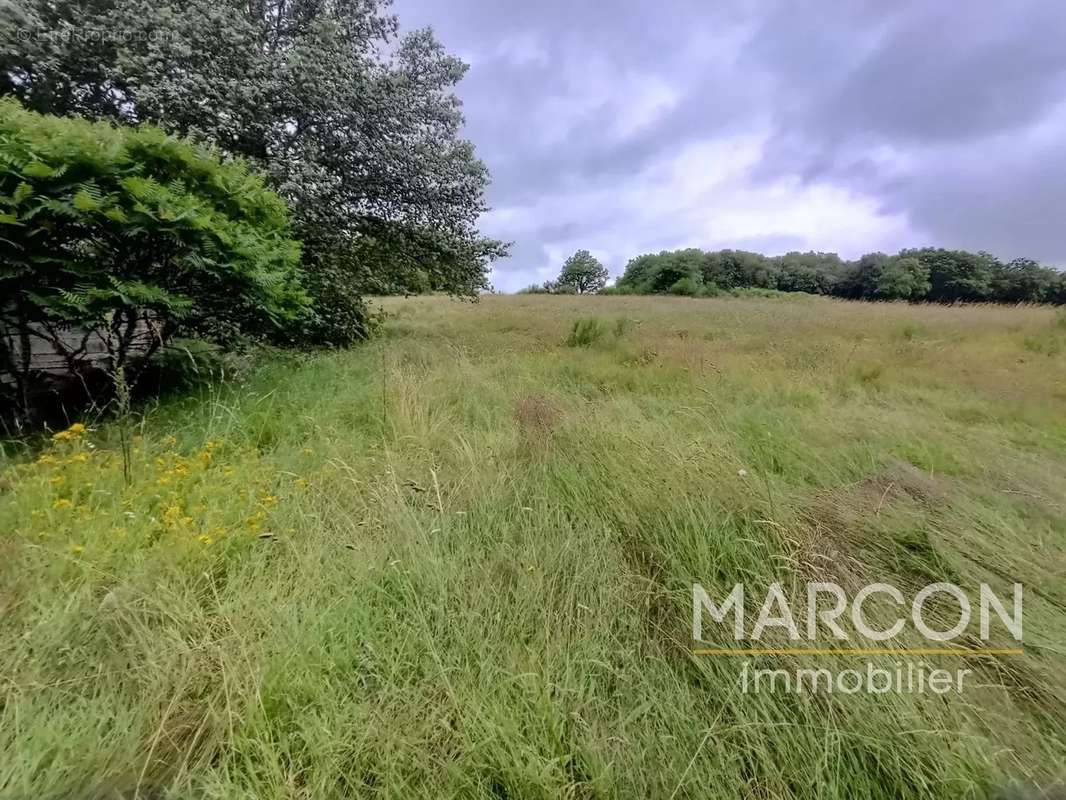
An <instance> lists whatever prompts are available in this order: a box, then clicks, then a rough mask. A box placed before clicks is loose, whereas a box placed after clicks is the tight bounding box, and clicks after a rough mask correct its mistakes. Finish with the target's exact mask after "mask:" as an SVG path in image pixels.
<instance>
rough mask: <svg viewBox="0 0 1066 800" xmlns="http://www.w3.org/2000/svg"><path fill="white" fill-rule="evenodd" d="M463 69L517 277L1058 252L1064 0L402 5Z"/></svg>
mask: <svg viewBox="0 0 1066 800" xmlns="http://www.w3.org/2000/svg"><path fill="white" fill-rule="evenodd" d="M394 9H395V11H396V13H397V14H398V15H399V16H400V20H401V23H402V24H403V26H404V27H405V28H413V27H421V26H425V25H430V26H432V27H433V28H434V29H435V30H436V31H437V34H438V36H439V38H440V39H441V40H442V41H443V42H444V44H445V45H446V46H447V48H448V49H449V50H450V51H451V52H453V53H456V54H458V55H459V56H461V57H462V58H463V59H464V60H465V61H467V62H468V63H469V64H470V71H469V73H468V74H467V77H466V79H465V80H464V81H463V83H462V84H461V86H460V90H459V94H460V96H461V97H462V99H463V101H464V104H465V112H466V117H467V135H468V136H469V138H470V139H472V140H473V141H474V143H475V144H476V145H477V148H478V152H479V154H480V155H481V157H482V158H483V159H484V160H485V161H486V163H487V164H488V165H489V168H490V169H491V171H492V174H493V179H494V182H493V186H492V189H491V191H490V193H489V201H490V203H491V204H492V206H493V211H492V212H491V213H489V214H487V215H486V216H485V218H484V219H483V226H482V227H483V230H484V232H485V233H487V234H490V235H493V236H497V237H500V238H503V239H507V240H511V241H514V242H515V245H514V249H513V255H512V257H511V258H510V259H508V260H506V261H503V262H500V263H498V264H497V266H496V270H495V272H494V274H493V282H494V284H495V285H496V287H497V288H498V289H500V290H504V291H513V290H515V289H519V288H521V287H523V286H526V285H528V284H530V283H533V282H538V283H539V282H542V281H544V280H547V279H549V278H553V277H555V276H556V275H557V274H558V271H559V268H560V266H561V264H562V262H563V260H564V259H565V258H566V257H567V256H568V255H570V254H571V253H572V252H573V251H574V250H576V249H578V248H587V249H589V250H591V251H592V252H593V253H594V254H595V255H596V256H598V257H599V258H600V259H601V260H602V261H603V262H604V263H605V264H606V265H607V266H608V268H609V269H610V271H611V274H612V275H613V276H617V275H619V274H620V273H621V271H622V269H623V267H624V266H625V263H626V261H627V260H628V259H629V258H631V257H632V256H635V255H637V254H639V253H644V252H649V251H658V250H661V249H672V248H677V247H689V246H697V247H703V248H710V249H717V248H722V247H735V248H744V249H751V250H758V251H761V252H764V253H769V254H775V253H782V252H786V251H788V250H811V249H813V250H833V251H836V252H839V253H840V254H841V255H843V256H845V257H856V256H858V255H861V254H862V253H864V252H867V251H871V250H885V251H895V250H898V249H899V248H900V247H904V246H918V245H925V244H935V245H943V246H953V247H963V248H966V249H970V250H978V249H985V250H990V251H992V252H994V253H996V254H997V255H999V256H1001V257H1004V258H1013V257H1016V256H1022V255H1025V256H1029V257H1033V258H1037V259H1039V260H1042V261H1044V262H1046V263H1052V264H1055V265H1058V266H1060V267H1062V266H1066V1H1064V0H1039V1H1034V0H1010V2H1005V1H1004V0H994V1H992V0H968V2H965V3H957V2H948V3H944V2H935V1H931V0H891V2H885V0H876V1H873V0H871V1H869V2H867V1H865V0H854V1H851V0H849V2H844V3H835V2H829V1H828V0H825V1H824V2H820V3H815V2H808V1H807V0H734V1H733V2H725V3H711V2H708V0H533V1H530V0H448V2H444V0H396V2H395V6H394Z"/></svg>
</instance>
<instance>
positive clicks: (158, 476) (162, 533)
mask: <svg viewBox="0 0 1066 800" xmlns="http://www.w3.org/2000/svg"><path fill="white" fill-rule="evenodd" d="M87 433H88V431H87V429H86V428H85V426H84V425H82V424H80V423H77V424H75V425H71V426H70V427H69V428H68V429H66V430H64V431H61V432H59V433H56V434H55V435H54V436H53V437H52V444H51V446H50V447H49V448H48V449H47V450H46V451H45V452H43V453H41V455H40V456H39V457H38V458H37V459H36V460H35V461H33V462H28V463H25V464H19V465H17V466H14V465H12V466H9V467H8V468H6V469H4V470H3V478H4V479H5V480H6V481H7V483H8V485H9V487H10V491H8V492H5V493H4V494H2V495H0V529H4V530H13V531H15V532H16V533H18V534H21V535H24V536H27V537H33V539H34V541H40V540H43V541H44V546H48V543H49V542H55V543H56V544H57V545H58V547H59V548H60V550H61V551H62V552H64V553H66V554H67V555H68V557H69V556H77V557H79V558H90V557H91V558H94V559H98V558H108V557H117V556H119V555H121V554H122V553H123V552H128V551H129V550H130V549H131V548H148V547H160V546H166V547H168V548H174V547H179V548H189V550H188V552H189V553H190V554H195V553H204V552H206V551H205V548H211V552H227V551H228V550H229V548H232V547H244V546H248V547H252V546H258V545H256V544H255V542H256V541H257V539H256V537H257V536H261V535H265V534H266V533H267V532H268V531H271V532H273V531H274V530H277V528H275V527H274V525H273V524H272V523H273V520H274V516H275V515H276V514H277V513H281V512H284V510H285V508H286V500H287V498H289V497H290V496H291V495H292V493H293V492H296V491H299V490H303V489H306V488H307V487H308V486H309V483H308V481H307V480H306V479H304V478H298V479H296V480H292V477H293V476H292V474H291V473H288V476H290V477H289V478H288V479H286V480H282V475H281V474H279V473H278V471H277V470H276V469H275V468H274V467H273V466H272V465H271V461H270V457H269V456H264V455H262V454H261V453H260V452H259V451H258V450H256V449H251V448H240V447H235V446H233V445H230V444H228V443H227V442H225V441H224V440H221V439H210V440H208V441H206V442H205V443H204V444H203V445H202V446H201V447H199V448H198V449H196V450H194V451H191V452H189V451H186V452H184V453H183V452H179V451H178V450H177V449H176V448H177V439H176V437H174V436H167V437H165V438H162V439H159V438H155V439H154V441H153V437H151V436H150V435H145V436H137V437H134V445H135V447H134V448H132V450H130V451H127V452H126V454H125V456H124V455H123V453H122V451H120V450H118V449H108V448H106V447H103V446H99V447H98V446H95V445H94V444H93V443H92V442H90V441H88V439H89V437H88V436H87ZM281 529H282V530H291V528H289V527H287V526H286V527H283V528H281ZM241 542H244V543H247V544H241ZM218 548H221V549H218ZM109 554H110V555H109Z"/></svg>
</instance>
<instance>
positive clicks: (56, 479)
mask: <svg viewBox="0 0 1066 800" xmlns="http://www.w3.org/2000/svg"><path fill="white" fill-rule="evenodd" d="M66 480H67V479H66V478H65V477H64V476H63V475H53V476H52V477H51V478H49V479H48V482H49V483H50V484H52V485H53V486H59V485H60V484H61V483H64V482H66Z"/></svg>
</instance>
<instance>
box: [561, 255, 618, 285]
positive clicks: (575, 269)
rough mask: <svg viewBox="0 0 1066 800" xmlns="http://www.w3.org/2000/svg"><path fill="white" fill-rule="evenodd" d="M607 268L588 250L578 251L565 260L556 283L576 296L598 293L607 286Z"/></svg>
mask: <svg viewBox="0 0 1066 800" xmlns="http://www.w3.org/2000/svg"><path fill="white" fill-rule="evenodd" d="M607 278H608V274H607V268H606V267H605V266H603V264H601V263H600V262H599V261H597V260H596V259H595V258H594V257H593V255H592V253H590V252H589V251H588V250H578V251H577V252H576V253H574V254H573V255H572V256H570V258H568V259H566V263H564V264H563V269H562V271H561V272H560V273H559V279H558V281H557V283H558V284H559V285H560V286H568V287H571V288H572V289H573V291H575V292H576V293H577V294H589V293H590V292H598V291H599V290H600V289H602V288H603V287H604V286H606V285H607Z"/></svg>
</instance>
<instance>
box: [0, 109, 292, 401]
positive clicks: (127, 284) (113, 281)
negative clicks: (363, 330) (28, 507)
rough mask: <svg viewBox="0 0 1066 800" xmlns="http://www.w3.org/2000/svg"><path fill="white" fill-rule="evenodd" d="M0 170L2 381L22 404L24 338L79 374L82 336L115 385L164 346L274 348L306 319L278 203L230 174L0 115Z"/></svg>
mask: <svg viewBox="0 0 1066 800" xmlns="http://www.w3.org/2000/svg"><path fill="white" fill-rule="evenodd" d="M0 168H2V169H0V263H2V264H3V268H2V271H0V329H2V331H3V332H4V334H5V335H4V336H3V337H0V371H3V372H6V373H8V374H10V375H13V376H15V378H16V380H17V382H18V383H19V384H20V396H21V397H22V398H23V399H24V400H25V398H26V397H28V392H27V388H28V382H29V381H30V380H31V378H32V374H31V373H32V369H31V368H32V364H31V363H30V362H31V359H30V354H31V348H32V346H33V345H32V341H31V339H32V340H40V339H44V340H46V343H47V346H48V347H49V348H51V349H53V350H54V351H55V352H56V353H57V354H58V355H59V356H61V357H62V359H63V360H64V361H65V362H66V366H67V369H68V370H69V371H70V372H71V373H77V372H79V371H80V370H83V369H85V368H86V367H87V366H88V363H89V359H88V357H87V355H86V341H87V338H88V335H89V334H90V333H91V335H93V336H95V337H97V338H98V339H99V341H100V342H102V343H103V344H102V346H103V349H104V356H105V357H104V359H103V367H104V368H105V369H106V370H107V371H108V372H109V373H110V374H112V375H117V374H119V372H120V371H124V370H126V368H127V367H130V368H131V370H132V368H133V367H134V366H135V363H134V362H135V359H134V357H135V356H136V363H138V364H140V363H144V362H146V361H147V359H148V357H149V356H151V354H152V353H153V352H155V351H156V350H157V349H158V348H159V347H161V346H162V345H164V344H165V343H166V342H167V341H169V340H170V339H172V338H173V337H175V336H179V335H180V336H198V337H201V338H204V339H207V340H211V341H213V342H216V343H219V344H223V345H226V344H230V343H232V342H234V341H235V340H238V339H241V338H245V337H249V336H255V337H270V338H275V339H280V340H285V339H287V338H293V337H296V336H298V335H299V332H300V330H301V328H302V326H304V324H305V323H306V321H307V320H308V319H309V305H308V300H307V297H306V295H305V293H304V291H303V289H302V287H301V283H300V276H299V273H298V268H297V265H298V262H299V257H300V246H299V244H298V243H297V242H296V241H294V240H293V239H292V238H291V236H290V235H289V226H288V219H287V209H286V207H285V203H284V202H283V201H282V200H281V198H279V197H278V196H277V195H276V194H274V193H273V192H271V191H269V190H268V189H267V188H266V187H265V186H264V184H263V182H262V180H261V179H260V178H259V177H257V176H256V175H254V174H253V173H252V172H250V171H249V169H248V167H247V166H246V165H245V164H244V163H243V162H241V161H239V160H230V161H226V162H223V161H222V160H221V159H220V158H219V156H218V155H217V154H216V153H214V152H212V151H209V150H206V149H203V148H200V147H197V146H195V145H193V144H191V143H189V142H186V141H181V140H178V139H175V138H173V137H169V136H167V135H166V134H164V133H163V132H162V131H160V130H158V129H156V128H152V127H142V128H139V129H129V128H122V129H119V128H114V127H112V126H110V125H108V124H106V123H91V122H87V121H84V120H76V119H65V118H58V117H50V116H43V115H39V114H36V113H33V112H29V111H25V110H23V109H21V108H20V107H19V106H18V105H17V103H15V102H14V101H12V100H5V101H0ZM82 332H87V333H86V336H85V337H83V336H82V335H81V333H82ZM137 341H139V342H140V344H138V345H136V346H135V342H137ZM23 405H24V406H25V403H23ZM22 410H23V412H26V411H28V408H25V407H24V408H23V409H22Z"/></svg>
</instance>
